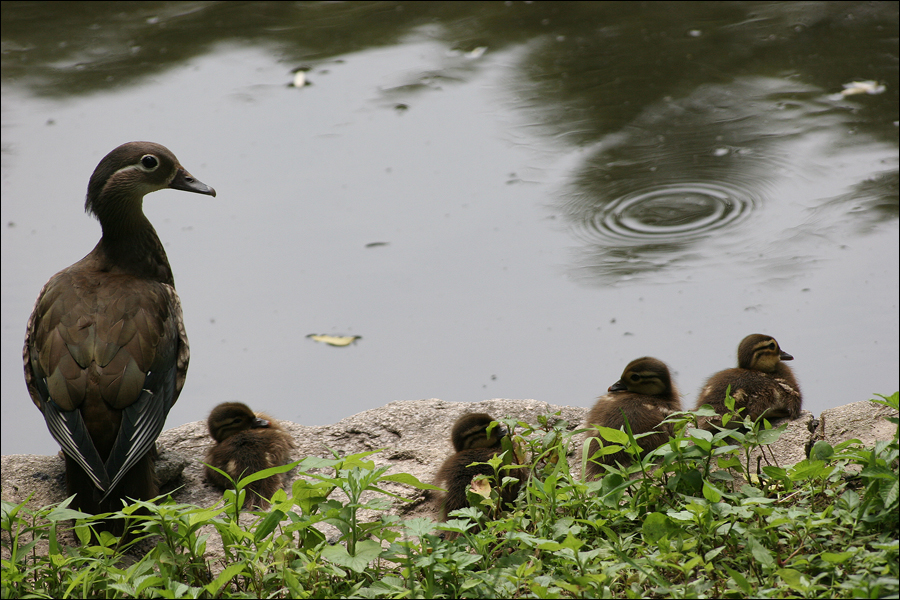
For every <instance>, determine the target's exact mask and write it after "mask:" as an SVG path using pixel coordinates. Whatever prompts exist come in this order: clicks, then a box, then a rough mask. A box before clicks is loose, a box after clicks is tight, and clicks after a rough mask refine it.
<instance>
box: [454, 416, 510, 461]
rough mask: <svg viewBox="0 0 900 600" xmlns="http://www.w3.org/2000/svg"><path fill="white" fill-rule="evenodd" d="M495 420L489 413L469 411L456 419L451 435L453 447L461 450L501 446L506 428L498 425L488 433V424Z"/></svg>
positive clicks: (458, 450)
mask: <svg viewBox="0 0 900 600" xmlns="http://www.w3.org/2000/svg"><path fill="white" fill-rule="evenodd" d="M493 421H494V419H493V418H492V417H491V415H489V414H487V413H468V414H465V415H463V416H461V417H460V418H458V419H457V420H456V423H454V424H453V431H452V433H451V435H450V437H451V439H452V441H453V448H454V449H455V450H456V451H457V452H460V451H462V450H470V449H472V448H499V447H500V440H501V438H503V436H505V435H506V428H505V427H503V425H497V426H495V427H494V428H493V429H491V432H490V434H488V426H489V425H490V424H491V423H492V422H493Z"/></svg>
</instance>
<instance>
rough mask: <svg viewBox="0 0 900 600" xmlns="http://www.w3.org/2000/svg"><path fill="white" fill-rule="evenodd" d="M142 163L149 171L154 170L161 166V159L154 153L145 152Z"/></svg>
mask: <svg viewBox="0 0 900 600" xmlns="http://www.w3.org/2000/svg"><path fill="white" fill-rule="evenodd" d="M141 165H142V166H143V167H144V168H145V169H147V170H148V171H153V170H155V169H156V167H158V166H159V160H158V159H157V158H156V157H155V156H153V155H152V154H145V155H144V156H142V157H141Z"/></svg>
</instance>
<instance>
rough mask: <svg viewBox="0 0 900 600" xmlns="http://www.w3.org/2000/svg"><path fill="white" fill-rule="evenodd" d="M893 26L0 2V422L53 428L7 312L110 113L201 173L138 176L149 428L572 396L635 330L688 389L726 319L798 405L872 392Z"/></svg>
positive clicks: (810, 16)
mask: <svg viewBox="0 0 900 600" xmlns="http://www.w3.org/2000/svg"><path fill="white" fill-rule="evenodd" d="M897 29H898V6H897V3H829V2H821V3H815V2H813V3H809V2H802V3H790V2H785V3H716V4H709V3H704V2H679V3H677V4H676V3H660V2H654V3H646V4H644V3H599V4H594V3H572V4H570V3H564V2H553V3H547V4H543V3H422V4H418V3H395V2H379V3H346V4H336V3H299V4H295V3H283V2H272V3H266V2H253V3H252V4H249V3H218V2H197V3H190V2H188V3H181V2H175V3H166V2H163V3H120V4H110V3H102V2H100V3H61V4H43V3H29V2H22V3H3V5H2V83H3V85H2V113H0V120H2V123H0V124H2V136H3V139H2V164H0V169H2V171H0V172H2V200H3V201H2V261H3V262H2V272H3V278H2V364H0V368H2V375H3V376H2V416H3V419H2V452H3V454H9V453H43V454H47V453H51V452H55V451H56V448H57V447H56V444H55V442H54V441H53V440H52V438H51V437H50V435H49V433H48V432H47V431H46V428H45V425H44V423H43V419H42V417H41V415H40V413H39V411H38V410H36V409H35V408H34V406H33V405H32V404H31V402H30V399H29V397H28V394H27V392H26V389H25V385H24V381H23V378H22V365H21V349H22V340H23V337H24V331H25V323H26V321H27V319H28V315H29V313H30V311H31V308H32V304H33V302H34V299H35V298H36V296H37V294H38V291H39V290H40V288H41V286H42V285H43V284H44V282H45V281H46V280H47V279H48V278H49V277H50V276H51V275H52V274H53V273H55V272H56V271H58V270H60V269H62V268H64V267H66V266H68V265H69V264H71V263H73V262H75V261H77V260H78V259H80V258H81V257H82V256H84V255H85V254H86V253H88V252H89V251H90V250H91V249H92V248H93V246H94V245H95V243H96V241H97V239H98V238H99V234H100V228H99V226H98V224H97V222H96V221H94V220H93V219H91V218H89V217H88V216H86V215H85V214H84V213H83V211H82V206H83V199H84V192H85V189H86V187H87V181H88V178H89V177H90V174H91V172H92V171H93V169H94V167H95V166H96V164H97V163H98V162H99V160H100V159H101V158H102V157H103V156H104V155H105V154H106V153H107V152H109V151H110V150H111V149H112V148H114V147H115V146H117V145H119V144H121V143H123V142H126V141H131V140H150V141H155V142H159V143H162V144H164V145H166V146H167V147H169V148H170V149H171V150H172V151H173V152H174V153H175V154H176V155H177V156H178V157H179V159H180V160H181V162H182V164H184V166H185V167H186V168H187V169H188V170H190V171H191V172H192V173H193V174H194V175H195V176H196V177H197V178H199V179H200V180H202V181H204V182H205V183H207V184H209V185H212V186H213V187H215V188H216V190H217V192H218V196H217V197H216V198H209V197H205V196H198V195H192V194H184V193H181V192H176V191H168V190H167V191H163V192H158V193H155V194H153V195H151V196H148V197H147V198H146V200H145V205H144V206H145V212H146V213H147V215H148V217H149V218H150V220H151V221H152V222H153V223H154V225H155V227H156V229H157V231H158V233H159V236H160V238H161V239H162V241H163V243H164V245H165V247H166V251H167V253H168V256H169V260H170V262H171V264H172V268H173V270H174V273H175V279H176V285H177V287H178V292H179V295H180V296H181V300H182V304H183V308H184V315H185V322H186V326H187V331H188V335H189V337H190V342H191V365H190V371H189V373H188V378H187V384H186V385H185V388H184V391H183V393H182V395H181V397H180V399H179V402H178V404H177V405H176V406H175V407H174V408H173V410H172V412H171V413H170V414H169V417H168V420H167V423H166V425H167V427H173V426H177V425H180V424H182V423H185V422H189V421H194V420H199V419H204V418H205V417H206V415H207V414H208V413H209V411H210V409H211V408H212V407H213V406H215V405H216V404H217V403H219V402H223V401H233V400H238V401H243V402H246V403H247V404H249V405H250V406H251V407H253V408H256V409H264V410H266V411H267V412H269V413H271V414H273V415H274V416H276V417H277V418H281V419H288V420H292V421H296V422H299V423H304V424H308V425H318V424H326V423H332V422H335V421H337V420H339V419H341V418H344V417H347V416H350V415H352V414H354V413H356V412H359V411H362V410H367V409H371V408H376V407H378V406H382V405H384V404H386V403H387V402H390V401H393V400H415V399H420V398H441V399H444V400H449V401H477V400H483V399H487V398H534V399H537V400H542V401H547V402H551V403H555V404H568V405H575V406H590V405H591V404H592V403H593V401H594V399H595V398H596V397H597V396H599V395H600V394H602V393H604V392H605V390H606V388H607V387H609V386H610V385H611V384H612V383H613V382H615V381H616V380H617V379H618V378H619V375H620V374H621V371H622V369H623V368H624V366H625V365H626V364H627V363H628V362H629V361H631V360H632V359H634V358H636V357H639V356H644V355H651V356H656V357H658V358H660V359H662V360H663V361H665V362H667V363H668V364H669V366H670V367H671V369H672V371H673V373H674V376H675V380H676V382H677V383H678V386H679V388H680V390H681V392H682V395H683V397H684V403H685V405H686V406H692V405H693V402H694V400H695V399H696V395H697V392H698V390H699V388H700V386H701V384H702V383H703V381H704V380H705V378H706V377H708V376H709V375H710V374H712V373H713V372H715V371H717V370H720V369H723V368H727V367H730V366H733V364H734V362H735V358H734V356H735V351H736V348H737V344H738V342H739V341H740V340H741V339H742V338H743V337H744V336H745V335H747V334H749V333H755V332H761V333H768V334H771V335H773V336H775V337H776V338H777V339H778V341H779V342H780V343H781V345H782V346H783V347H784V348H785V349H786V350H787V351H788V352H790V353H791V354H793V355H794V357H795V360H794V362H793V363H792V364H791V366H792V367H793V368H794V370H795V372H796V374H797V377H798V379H799V381H800V383H801V385H802V387H803V391H804V407H805V408H807V409H809V410H811V411H813V412H816V413H818V412H819V411H821V410H822V409H824V408H828V407H833V406H838V405H841V404H845V403H849V402H854V401H858V400H865V399H867V398H869V397H871V395H872V394H873V393H875V392H878V393H884V394H887V393H891V392H893V391H895V390H896V389H898V379H900V377H898V364H900V360H898V359H900V357H898V348H900V342H898V336H900V334H898V328H900V325H898V306H897V298H898V291H900V284H898V277H900V276H898V272H900V269H898V267H900V265H898V263H900V260H898V254H900V251H898V247H900V246H898V213H900V208H898V207H900V201H898V179H900V178H898V93H897V92H898V68H897V66H898V44H897ZM300 67H302V68H303V69H304V70H303V71H302V73H303V74H304V79H305V81H306V82H307V83H308V85H304V86H302V87H295V86H292V85H290V84H291V82H293V81H294V80H295V69H297V68H300ZM854 81H872V82H874V84H871V85H870V86H869V87H868V91H871V92H876V93H865V90H863V93H859V94H853V93H851V92H854V91H857V90H856V89H855V88H848V89H847V90H845V88H844V87H843V86H844V84H850V83H851V82H854ZM861 89H862V88H861ZM842 90H844V92H843V93H841V92H842ZM309 334H332V335H357V336H361V339H359V340H357V341H356V342H355V343H353V344H351V345H349V346H347V347H341V348H338V347H332V346H328V345H325V344H320V343H316V342H315V341H313V340H312V339H309V338H307V335H309ZM448 426H449V424H448Z"/></svg>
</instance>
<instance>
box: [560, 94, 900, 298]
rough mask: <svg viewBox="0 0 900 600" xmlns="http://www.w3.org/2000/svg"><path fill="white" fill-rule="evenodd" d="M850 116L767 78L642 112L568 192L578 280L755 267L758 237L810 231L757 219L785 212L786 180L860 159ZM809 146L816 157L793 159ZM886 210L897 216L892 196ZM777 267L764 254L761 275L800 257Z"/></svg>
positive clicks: (594, 153)
mask: <svg viewBox="0 0 900 600" xmlns="http://www.w3.org/2000/svg"><path fill="white" fill-rule="evenodd" d="M850 114H851V113H850V112H849V111H847V110H844V109H843V108H842V107H841V106H840V105H835V103H834V99H833V98H826V97H825V95H824V94H822V93H821V91H819V90H816V89H814V88H810V87H809V86H800V85H798V84H795V83H792V82H790V81H784V80H778V79H772V78H739V79H736V80H735V81H732V82H730V83H729V84H727V85H707V86H701V87H700V88H698V89H696V90H695V91H694V92H693V93H692V94H691V95H690V96H689V97H687V98H685V99H679V100H674V99H667V100H666V101H664V102H660V103H657V104H655V105H652V106H649V107H648V108H647V109H646V110H645V111H644V113H642V114H641V115H638V116H637V117H636V118H635V119H634V120H633V121H632V122H630V123H628V124H627V125H626V126H624V127H622V128H621V130H619V131H616V132H612V133H609V134H607V135H606V136H603V137H602V138H601V139H600V141H599V142H597V143H596V144H594V146H593V148H592V149H591V150H590V151H589V152H588V153H587V154H588V155H587V157H586V158H585V160H584V161H583V164H582V166H580V167H578V168H577V169H576V170H575V171H576V172H575V175H574V178H573V181H572V183H571V184H570V186H569V187H568V189H567V190H566V203H565V214H566V215H567V217H568V218H569V220H570V221H571V222H572V231H573V233H574V234H575V235H576V236H577V237H578V238H579V239H580V240H582V241H583V243H584V244H585V246H584V248H583V249H582V251H581V252H580V253H579V255H578V264H577V265H576V266H575V269H576V271H577V273H578V274H577V278H578V279H579V280H580V281H582V282H586V281H589V280H591V279H593V280H594V281H595V282H597V283H599V284H605V283H615V282H617V281H621V280H623V278H625V279H629V280H633V279H634V278H635V277H639V276H643V275H648V274H656V275H655V276H657V277H658V274H659V273H660V271H662V270H664V269H666V268H671V267H673V266H675V265H677V266H678V268H679V269H680V270H683V269H684V268H685V267H686V266H689V265H691V264H692V263H693V264H695V265H703V266H709V265H712V264H715V262H716V260H717V259H724V260H727V261H734V260H735V259H738V260H740V259H741V258H742V257H741V254H744V256H743V259H744V260H747V261H751V262H752V260H753V255H754V254H755V253H756V251H755V250H754V249H753V244H752V242H753V241H754V240H755V239H759V238H760V237H761V236H765V237H769V238H771V239H772V240H773V241H776V240H779V239H781V240H783V239H784V238H787V237H793V235H794V233H792V230H794V229H798V228H799V229H803V228H805V227H806V225H805V223H804V221H805V220H806V217H805V216H804V215H802V214H800V213H799V212H798V213H795V214H794V215H793V216H791V217H784V218H782V219H778V220H775V221H771V220H770V221H764V220H760V219H752V217H753V213H754V212H759V211H763V212H764V211H765V209H766V205H767V204H771V203H779V204H782V205H788V204H789V203H790V200H791V199H790V198H789V197H788V198H786V197H785V194H784V192H783V183H784V182H785V181H786V180H788V179H790V178H797V177H801V176H803V173H804V172H806V171H810V170H815V169H817V168H819V165H820V164H827V163H831V162H834V159H835V156H841V155H842V154H848V155H849V154H857V153H858V150H851V151H849V152H848V151H847V150H846V141H845V134H844V131H845V129H844V128H845V127H848V126H849V123H848V121H849V120H850ZM826 123H828V124H829V125H830V128H829V129H827V130H823V127H824V126H825V124H826ZM826 131H827V133H826ZM862 137H867V136H862ZM810 139H815V140H816V142H815V143H816V145H817V146H819V147H818V148H817V149H815V150H814V151H806V152H803V153H798V152H796V151H795V148H796V146H797V145H798V144H801V145H802V144H807V143H808V140H810ZM857 143H859V140H857ZM870 143H871V141H870ZM895 173H896V172H895ZM871 187H872V186H863V189H866V191H867V192H868V191H871ZM886 191H887V190H886ZM846 200H847V198H846V197H842V198H838V199H834V200H832V201H831V203H835V202H837V203H844V202H845V201H846ZM870 202H871V201H870ZM874 204H876V205H878V204H885V202H880V203H879V202H878V201H874ZM887 204H889V205H891V204H892V205H893V206H894V207H896V206H897V202H896V195H895V196H894V197H893V202H890V201H888V202H887ZM875 218H880V216H879V217H875ZM819 225H820V224H817V225H816V226H817V227H818V226H819ZM726 244H727V245H728V246H730V249H729V251H728V252H727V253H725V252H722V251H721V248H722V247H723V246H724V245H726ZM741 246H744V247H745V248H746V249H747V250H746V251H744V252H742V251H741V250H740V247H741ZM713 248H718V249H719V250H718V251H714V250H713ZM777 262H778V258H777V257H772V256H770V257H768V258H767V259H766V260H765V261H760V262H759V263H758V265H759V270H760V271H761V272H766V273H773V272H780V271H782V270H784V269H789V268H791V267H794V268H796V267H797V266H798V265H799V264H800V263H799V262H798V260H797V251H796V248H794V249H792V250H791V251H790V253H789V254H785V255H784V256H783V258H782V259H781V262H782V265H780V266H778V267H777V268H776V264H777ZM773 263H776V264H773Z"/></svg>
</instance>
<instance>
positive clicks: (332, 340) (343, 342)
mask: <svg viewBox="0 0 900 600" xmlns="http://www.w3.org/2000/svg"><path fill="white" fill-rule="evenodd" d="M306 337H308V338H309V339H311V340H313V341H316V342H320V343H322V344H328V345H329V346H349V345H350V344H352V343H353V342H355V341H356V340H361V339H362V336H359V335H328V334H326V333H311V334H309V335H308V336H306Z"/></svg>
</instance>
